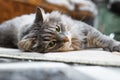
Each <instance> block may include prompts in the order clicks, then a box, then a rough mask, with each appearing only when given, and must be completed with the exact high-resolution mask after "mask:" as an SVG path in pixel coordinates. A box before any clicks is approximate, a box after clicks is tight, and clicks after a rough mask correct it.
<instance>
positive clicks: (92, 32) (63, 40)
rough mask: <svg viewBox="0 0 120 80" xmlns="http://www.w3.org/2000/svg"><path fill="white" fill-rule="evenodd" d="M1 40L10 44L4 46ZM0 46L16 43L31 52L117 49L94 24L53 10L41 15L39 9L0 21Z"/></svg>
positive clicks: (118, 44) (118, 46)
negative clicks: (3, 21) (91, 24)
mask: <svg viewBox="0 0 120 80" xmlns="http://www.w3.org/2000/svg"><path fill="white" fill-rule="evenodd" d="M35 17H36V18H35ZM4 29H5V30H4ZM6 34H7V36H6ZM8 37H10V40H8ZM4 41H5V42H6V43H7V44H9V43H11V44H10V45H9V46H6V45H7V44H6V43H5V42H4ZM0 46H3V47H17V46H18V48H19V49H21V50H23V51H34V52H51V51H52V52H53V51H70V50H81V49H87V48H96V47H99V48H104V49H106V50H109V51H120V43H119V42H118V41H115V40H113V39H111V38H109V37H107V36H105V35H103V34H102V33H100V32H99V31H97V30H96V29H94V28H93V27H91V26H89V25H87V24H85V23H83V22H80V21H76V20H73V19H71V18H70V17H68V16H66V15H62V14H60V13H59V12H56V11H55V12H52V13H48V14H44V13H43V12H42V10H40V8H37V13H36V16H35V14H31V15H26V16H21V17H18V18H15V19H13V20H10V21H7V22H5V23H3V24H1V25H0Z"/></svg>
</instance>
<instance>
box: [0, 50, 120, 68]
mask: <svg viewBox="0 0 120 80" xmlns="http://www.w3.org/2000/svg"><path fill="white" fill-rule="evenodd" d="M0 57H6V58H16V59H22V60H23V59H27V60H46V61H58V62H66V63H71V62H72V63H82V64H94V65H105V66H120V56H119V55H115V54H112V53H110V52H106V51H99V50H81V51H70V52H56V53H46V54H41V53H35V52H21V51H19V50H18V49H5V48H0Z"/></svg>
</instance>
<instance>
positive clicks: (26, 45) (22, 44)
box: [18, 38, 34, 51]
mask: <svg viewBox="0 0 120 80" xmlns="http://www.w3.org/2000/svg"><path fill="white" fill-rule="evenodd" d="M33 42H34V39H33V38H30V39H24V40H21V41H19V42H18V48H19V49H20V50H22V51H30V50H31V48H32V46H33V45H34V44H33Z"/></svg>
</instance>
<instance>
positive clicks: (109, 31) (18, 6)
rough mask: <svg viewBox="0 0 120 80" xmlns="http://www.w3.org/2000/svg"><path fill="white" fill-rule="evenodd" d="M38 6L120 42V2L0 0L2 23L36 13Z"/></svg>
mask: <svg viewBox="0 0 120 80" xmlns="http://www.w3.org/2000/svg"><path fill="white" fill-rule="evenodd" d="M36 6H40V7H41V8H43V9H44V10H45V12H51V11H53V10H59V11H60V12H61V13H64V14H66V15H68V16H71V17H72V18H73V19H76V20H80V21H83V22H85V23H87V24H89V25H91V26H93V27H95V28H97V29H98V30H100V31H101V32H102V33H104V34H106V35H109V36H110V37H112V38H115V39H116V40H120V0H0V23H2V22H4V21H6V20H10V19H12V18H14V17H16V16H21V15H23V14H30V13H34V12H35V10H36Z"/></svg>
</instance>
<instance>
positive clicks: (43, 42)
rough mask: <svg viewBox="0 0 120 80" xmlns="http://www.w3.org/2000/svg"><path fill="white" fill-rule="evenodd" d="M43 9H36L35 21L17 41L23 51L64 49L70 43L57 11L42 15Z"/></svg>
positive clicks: (68, 35) (66, 30)
mask: <svg viewBox="0 0 120 80" xmlns="http://www.w3.org/2000/svg"><path fill="white" fill-rule="evenodd" d="M43 15H44V13H43V10H42V9H41V8H39V7H37V9H36V16H35V21H34V23H33V25H32V27H30V29H29V30H28V31H27V32H26V33H25V34H24V35H23V37H22V39H21V40H20V41H19V42H18V47H19V48H20V49H21V50H23V51H33V52H54V51H65V50H66V48H68V47H69V46H70V44H71V39H70V34H69V32H68V29H67V27H66V25H64V24H63V22H62V20H61V17H62V15H61V14H60V13H59V12H52V13H50V14H46V17H45V16H43Z"/></svg>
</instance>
